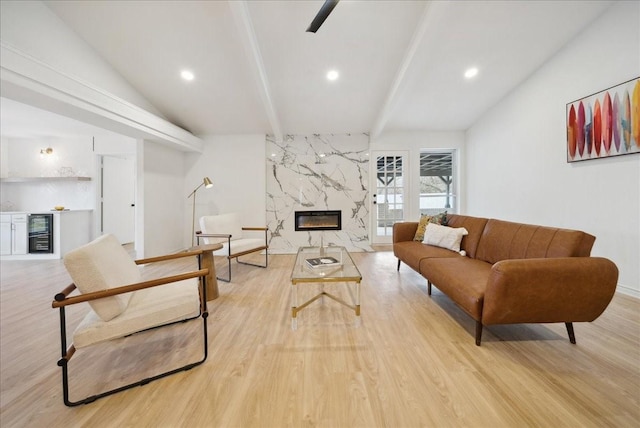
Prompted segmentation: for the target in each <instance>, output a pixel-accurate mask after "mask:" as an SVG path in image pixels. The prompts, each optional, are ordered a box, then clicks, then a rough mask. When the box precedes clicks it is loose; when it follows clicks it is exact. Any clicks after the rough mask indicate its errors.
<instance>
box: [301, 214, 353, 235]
mask: <svg viewBox="0 0 640 428" xmlns="http://www.w3.org/2000/svg"><path fill="white" fill-rule="evenodd" d="M295 228H296V231H311V230H342V211H340V210H337V211H335V210H334V211H296V212H295Z"/></svg>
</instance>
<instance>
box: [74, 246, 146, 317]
mask: <svg viewBox="0 0 640 428" xmlns="http://www.w3.org/2000/svg"><path fill="white" fill-rule="evenodd" d="M64 266H65V267H66V268H67V272H69V275H70V276H71V279H72V280H73V282H74V284H75V285H76V287H77V288H78V290H79V291H80V293H91V292H94V291H102V290H107V289H109V288H114V287H122V286H124V285H130V284H135V283H136V282H140V280H141V276H140V270H139V268H138V266H137V265H136V263H135V262H134V261H133V259H132V258H131V257H130V256H129V254H128V253H127V251H126V250H125V249H124V248H123V247H122V245H120V243H119V242H118V240H117V239H116V238H115V236H113V235H103V236H101V237H99V238H97V239H95V240H94V241H92V242H90V243H88V244H86V245H83V246H82V247H79V248H76V249H75V250H72V251H69V252H68V253H67V254H66V255H65V256H64ZM130 298H131V293H125V294H120V295H117V296H111V297H105V298H102V299H98V300H92V301H90V302H89V304H90V305H91V307H92V308H93V310H94V311H95V312H96V313H97V314H98V316H99V317H100V318H101V319H102V320H104V321H109V320H111V319H112V318H115V317H116V316H118V315H120V314H121V313H122V312H123V311H124V310H125V309H126V308H127V305H128V304H129V299H130Z"/></svg>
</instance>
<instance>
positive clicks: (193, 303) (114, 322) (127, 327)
mask: <svg viewBox="0 0 640 428" xmlns="http://www.w3.org/2000/svg"><path fill="white" fill-rule="evenodd" d="M198 284H199V282H198V279H197V278H192V279H187V280H184V281H179V282H174V283H171V284H166V285H160V286H157V287H151V288H146V289H144V290H138V291H135V292H133V293H127V294H130V295H131V300H130V301H129V306H128V307H127V310H126V311H124V312H123V313H122V314H120V315H119V316H117V317H115V318H113V319H111V320H110V321H108V322H105V321H103V320H102V319H101V318H100V317H99V316H98V315H97V314H96V312H94V311H93V310H92V311H90V312H89V313H88V314H87V315H86V316H85V317H84V319H83V320H82V321H81V322H80V324H79V325H78V327H77V328H76V330H75V332H74V333H73V343H74V345H75V347H76V348H82V347H85V346H89V345H93V344H94V343H98V342H103V341H106V340H111V339H116V338H119V337H123V336H126V335H128V334H131V333H135V332H138V331H141V330H145V329H147V328H151V327H156V326H159V325H162V324H167V323H170V322H174V321H181V320H185V319H188V318H193V317H195V316H197V315H198V314H199V313H200V295H199V291H198Z"/></svg>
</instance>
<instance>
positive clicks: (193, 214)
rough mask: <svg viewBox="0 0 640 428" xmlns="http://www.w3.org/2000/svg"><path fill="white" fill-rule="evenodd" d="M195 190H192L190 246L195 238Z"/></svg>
mask: <svg viewBox="0 0 640 428" xmlns="http://www.w3.org/2000/svg"><path fill="white" fill-rule="evenodd" d="M196 190H198V189H196ZM196 190H194V191H193V211H192V213H191V246H192V247H193V246H194V245H195V244H194V242H195V239H196Z"/></svg>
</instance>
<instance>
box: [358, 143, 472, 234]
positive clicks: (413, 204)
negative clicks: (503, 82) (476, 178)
mask: <svg viewBox="0 0 640 428" xmlns="http://www.w3.org/2000/svg"><path fill="white" fill-rule="evenodd" d="M464 147H465V144H464V133H463V132H444V131H442V132H436V131H414V132H385V133H383V134H382V135H380V136H379V137H378V138H376V139H372V140H371V141H370V143H369V149H370V150H371V151H375V150H381V151H384V150H391V151H394V150H401V151H402V150H406V151H408V155H409V172H408V174H409V176H410V179H409V188H408V190H407V191H408V194H409V195H411V196H414V197H412V198H410V199H409V206H408V212H407V214H406V220H414V221H415V220H417V219H419V218H420V200H419V198H418V197H417V195H419V194H420V182H419V179H420V151H421V150H423V149H455V150H456V153H457V162H458V177H457V179H458V180H457V183H458V186H457V188H456V190H455V191H456V193H457V194H458V207H459V209H460V212H463V211H464V207H465V194H466V190H465V188H464V185H463V184H464V182H465V179H464V177H465V175H464V174H465V150H464ZM372 179H375V174H374V175H373V176H372ZM372 186H373V184H372ZM372 188H373V187H372Z"/></svg>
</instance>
